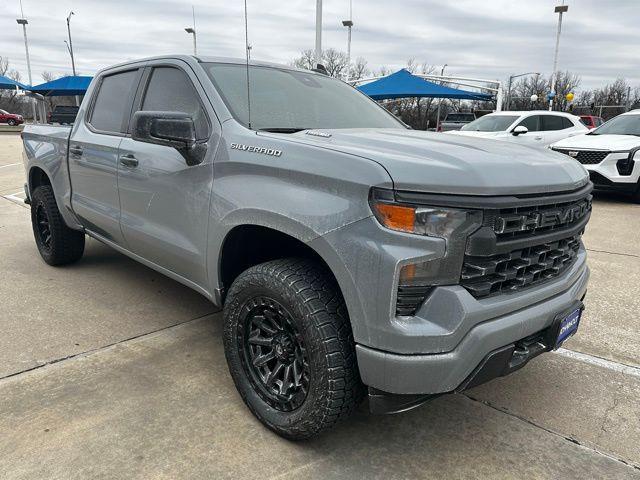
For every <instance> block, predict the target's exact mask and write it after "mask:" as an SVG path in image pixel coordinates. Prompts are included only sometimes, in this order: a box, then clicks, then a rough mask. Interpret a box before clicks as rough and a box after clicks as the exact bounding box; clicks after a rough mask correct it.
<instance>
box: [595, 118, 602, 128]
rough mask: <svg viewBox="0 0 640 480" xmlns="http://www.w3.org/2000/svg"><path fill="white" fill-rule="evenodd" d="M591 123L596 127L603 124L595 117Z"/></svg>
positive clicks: (600, 119)
mask: <svg viewBox="0 0 640 480" xmlns="http://www.w3.org/2000/svg"><path fill="white" fill-rule="evenodd" d="M593 123H595V124H596V127H599V126H600V125H602V124H603V123H604V121H603V120H602V118H600V117H595V118H594V121H593Z"/></svg>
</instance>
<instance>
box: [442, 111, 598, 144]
mask: <svg viewBox="0 0 640 480" xmlns="http://www.w3.org/2000/svg"><path fill="white" fill-rule="evenodd" d="M588 131H589V130H588V129H587V127H586V126H585V125H584V124H583V123H582V122H581V121H580V118H578V117H576V116H575V115H571V114H568V113H563V112H548V111H546V110H531V111H524V112H513V111H507V112H495V113H490V114H488V115H485V116H483V117H480V118H479V119H477V120H475V121H473V122H471V123H468V124H467V125H465V126H463V127H462V128H461V129H460V130H459V131H457V132H448V133H451V134H452V135H464V136H468V137H478V138H492V139H495V140H502V141H506V142H513V143H521V144H523V145H528V146H540V147H548V146H549V145H550V144H552V143H554V142H557V141H558V140H561V139H563V138H567V137H572V136H574V135H582V134H583V133H587V132H588Z"/></svg>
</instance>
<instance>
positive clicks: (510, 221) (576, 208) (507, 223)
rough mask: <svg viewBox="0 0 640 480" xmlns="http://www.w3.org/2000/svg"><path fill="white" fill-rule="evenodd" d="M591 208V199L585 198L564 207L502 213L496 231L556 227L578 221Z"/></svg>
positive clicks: (496, 223)
mask: <svg viewBox="0 0 640 480" xmlns="http://www.w3.org/2000/svg"><path fill="white" fill-rule="evenodd" d="M590 210H591V200H584V201H582V202H580V203H576V204H574V205H569V206H567V207H564V208H557V209H551V210H544V211H541V212H529V213H523V214H518V213H515V214H512V215H500V216H498V217H496V220H495V224H494V231H495V232H496V233H497V234H503V233H512V232H525V231H528V230H536V229H538V228H544V227H555V226H558V225H564V224H569V223H573V222H576V221H578V220H580V219H581V218H582V217H584V216H585V215H586V214H587V213H588V212H589V211H590Z"/></svg>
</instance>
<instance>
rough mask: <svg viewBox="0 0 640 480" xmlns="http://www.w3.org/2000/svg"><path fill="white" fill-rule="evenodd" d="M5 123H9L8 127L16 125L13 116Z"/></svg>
mask: <svg viewBox="0 0 640 480" xmlns="http://www.w3.org/2000/svg"><path fill="white" fill-rule="evenodd" d="M7 123H8V124H9V126H10V127H15V126H16V121H15V120H14V119H13V118H10V119H9V121H8V122H7Z"/></svg>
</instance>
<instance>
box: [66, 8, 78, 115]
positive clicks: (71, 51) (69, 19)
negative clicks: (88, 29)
mask: <svg viewBox="0 0 640 480" xmlns="http://www.w3.org/2000/svg"><path fill="white" fill-rule="evenodd" d="M71 15H75V13H73V10H72V11H70V12H69V15H67V33H68V34H69V45H68V47H69V55H71V70H72V71H73V76H74V77H75V76H76V60H75V58H74V57H73V42H72V41H71ZM75 99H76V106H79V105H80V98H78V95H76V96H75Z"/></svg>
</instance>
